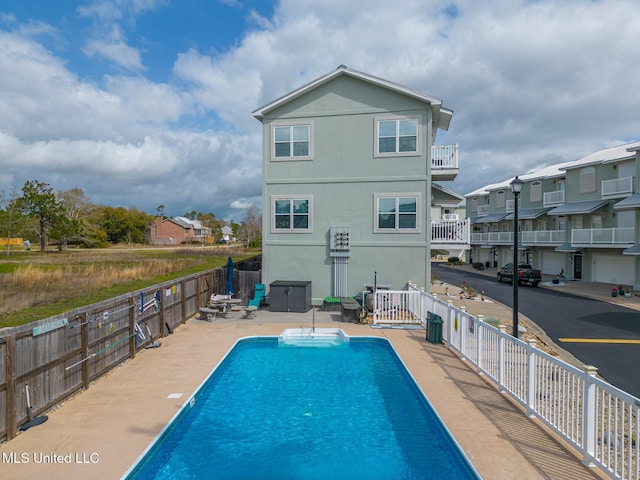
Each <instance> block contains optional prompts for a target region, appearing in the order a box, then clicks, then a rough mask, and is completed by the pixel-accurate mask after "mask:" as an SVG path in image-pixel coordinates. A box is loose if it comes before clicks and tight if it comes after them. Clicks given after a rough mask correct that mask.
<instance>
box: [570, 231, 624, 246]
mask: <svg viewBox="0 0 640 480" xmlns="http://www.w3.org/2000/svg"><path fill="white" fill-rule="evenodd" d="M634 240H635V228H580V229H573V230H571V244H572V245H630V244H633V243H635V241H634Z"/></svg>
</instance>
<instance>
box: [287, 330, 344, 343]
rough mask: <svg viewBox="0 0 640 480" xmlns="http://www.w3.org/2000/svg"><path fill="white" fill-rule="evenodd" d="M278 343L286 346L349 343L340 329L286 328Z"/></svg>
mask: <svg viewBox="0 0 640 480" xmlns="http://www.w3.org/2000/svg"><path fill="white" fill-rule="evenodd" d="M278 341H279V342H280V343H284V344H286V345H300V346H316V345H317V346H328V345H335V344H340V343H347V342H349V335H347V334H346V333H345V332H344V330H342V329H341V328H287V329H286V330H284V331H283V332H282V333H281V334H280V335H279V336H278Z"/></svg>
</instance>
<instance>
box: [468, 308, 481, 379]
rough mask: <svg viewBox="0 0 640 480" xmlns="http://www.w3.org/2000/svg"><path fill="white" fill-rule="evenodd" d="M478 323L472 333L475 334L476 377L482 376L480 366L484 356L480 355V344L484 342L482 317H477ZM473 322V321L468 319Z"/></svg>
mask: <svg viewBox="0 0 640 480" xmlns="http://www.w3.org/2000/svg"><path fill="white" fill-rule="evenodd" d="M477 319H478V321H477V322H476V324H475V326H474V329H473V331H474V332H475V334H476V357H477V358H476V362H477V364H476V372H477V373H478V375H483V373H482V365H483V364H484V355H482V344H483V342H484V325H483V323H484V315H478V317H477ZM470 321H473V319H470Z"/></svg>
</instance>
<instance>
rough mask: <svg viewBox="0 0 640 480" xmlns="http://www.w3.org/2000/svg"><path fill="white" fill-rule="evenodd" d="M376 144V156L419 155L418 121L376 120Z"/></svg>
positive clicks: (407, 119)
mask: <svg viewBox="0 0 640 480" xmlns="http://www.w3.org/2000/svg"><path fill="white" fill-rule="evenodd" d="M376 142H377V144H376V155H402V154H405V155H406V154H416V153H419V145H418V119H417V118H403V119H394V120H391V119H389V120H387V119H384V120H378V121H377V124H376Z"/></svg>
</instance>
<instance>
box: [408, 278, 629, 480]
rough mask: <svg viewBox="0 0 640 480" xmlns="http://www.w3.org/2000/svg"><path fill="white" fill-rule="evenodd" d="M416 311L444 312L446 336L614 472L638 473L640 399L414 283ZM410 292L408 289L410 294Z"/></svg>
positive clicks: (588, 459)
mask: <svg viewBox="0 0 640 480" xmlns="http://www.w3.org/2000/svg"><path fill="white" fill-rule="evenodd" d="M408 294H409V295H410V298H411V304H410V305H411V308H414V310H413V311H412V313H413V315H414V316H416V317H418V316H419V323H421V324H422V325H423V326H424V327H425V328H428V325H427V315H428V314H429V312H431V313H434V314H436V315H439V316H440V317H441V318H442V320H443V325H442V327H443V329H442V337H443V342H444V343H445V345H446V346H447V347H449V348H450V349H452V350H454V351H457V352H458V353H459V355H460V357H461V358H462V359H464V360H466V361H468V362H469V363H471V364H473V365H474V366H475V368H476V369H477V371H478V373H479V374H483V375H485V376H486V377H487V378H489V379H491V380H492V381H493V382H494V383H495V384H496V385H497V387H498V389H499V390H500V391H501V392H505V393H507V394H508V395H509V396H511V397H512V398H513V399H514V400H515V401H516V402H518V403H519V404H521V405H522V406H523V408H524V409H525V410H526V413H527V415H528V416H530V417H535V418H537V419H539V420H540V421H542V422H543V423H544V424H545V425H547V426H548V427H549V428H550V429H552V430H553V431H554V432H555V433H556V434H558V435H559V436H561V437H562V438H564V439H565V440H566V441H567V442H569V443H570V444H571V445H572V446H573V447H575V448H576V449H577V450H578V451H579V452H580V453H581V455H582V462H583V463H584V464H585V465H588V466H596V467H598V468H600V469H601V470H602V471H603V472H605V473H606V474H607V475H608V476H609V477H611V478H615V479H622V480H636V479H638V478H640V441H639V440H638V439H639V438H640V399H638V398H635V397H633V396H632V395H629V394H628V393H626V392H623V391H622V390H620V389H618V388H616V387H614V386H613V385H610V384H608V383H607V382H605V381H603V380H600V379H598V378H597V377H596V372H597V369H596V368H595V367H590V366H587V367H585V368H584V370H581V369H579V368H576V367H574V366H572V365H569V364H568V363H565V362H563V361H562V360H560V359H558V358H556V357H554V356H552V355H549V354H547V353H545V352H543V351H542V350H540V349H538V348H536V346H535V342H534V341H531V342H530V343H525V342H523V341H522V340H518V339H515V338H513V337H512V336H511V335H509V334H507V333H506V331H505V329H504V327H501V328H496V327H493V326H491V325H489V324H488V323H485V322H483V321H482V320H481V319H480V318H476V317H474V316H472V315H470V314H469V313H467V312H466V311H465V310H464V309H460V308H457V307H455V306H453V305H452V304H451V302H450V301H448V302H447V301H443V300H441V299H439V298H437V296H435V295H429V294H428V293H426V292H425V291H424V290H422V289H420V288H418V287H416V286H415V285H412V284H409V290H408ZM409 295H408V296H409Z"/></svg>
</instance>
